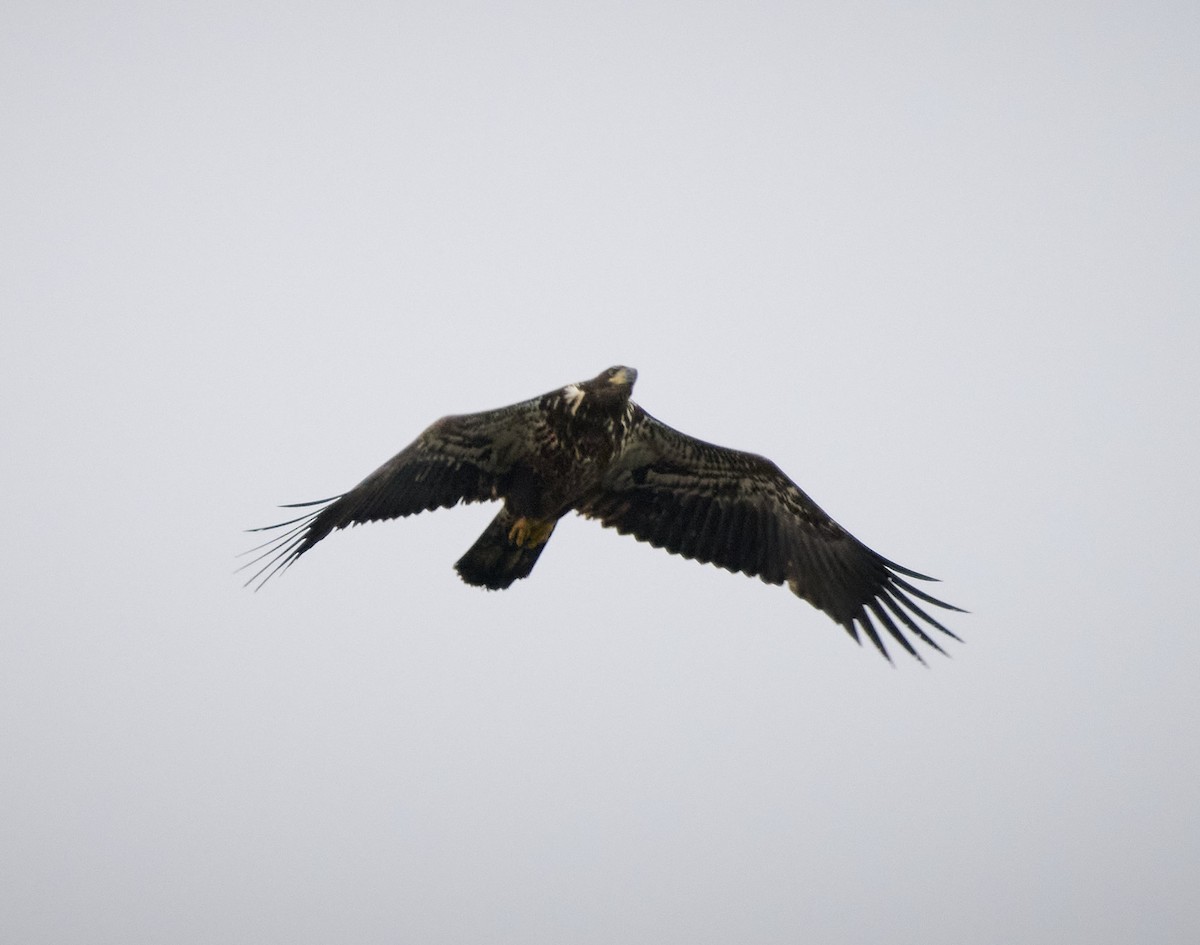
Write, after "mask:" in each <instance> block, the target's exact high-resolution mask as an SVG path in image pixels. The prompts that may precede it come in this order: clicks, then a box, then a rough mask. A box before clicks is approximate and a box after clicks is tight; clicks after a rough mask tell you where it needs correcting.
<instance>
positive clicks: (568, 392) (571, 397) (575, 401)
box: [563, 384, 584, 417]
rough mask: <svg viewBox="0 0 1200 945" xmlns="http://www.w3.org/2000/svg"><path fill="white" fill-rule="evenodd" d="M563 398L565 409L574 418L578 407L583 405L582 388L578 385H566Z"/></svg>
mask: <svg viewBox="0 0 1200 945" xmlns="http://www.w3.org/2000/svg"><path fill="white" fill-rule="evenodd" d="M563 396H564V397H565V398H566V399H567V409H568V410H570V412H571V416H572V417H573V416H575V412H576V411H577V410H579V405H580V404H581V403H583V397H584V394H583V388H582V387H580V386H579V385H578V384H568V385H567V386H566V387H564V388H563Z"/></svg>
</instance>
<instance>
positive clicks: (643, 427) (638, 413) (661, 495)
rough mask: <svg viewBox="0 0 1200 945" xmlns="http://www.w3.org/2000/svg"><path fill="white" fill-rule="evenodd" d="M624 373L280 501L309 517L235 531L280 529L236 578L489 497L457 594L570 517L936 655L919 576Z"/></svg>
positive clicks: (507, 578) (531, 548) (500, 571)
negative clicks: (667, 416) (345, 533)
mask: <svg viewBox="0 0 1200 945" xmlns="http://www.w3.org/2000/svg"><path fill="white" fill-rule="evenodd" d="M636 379H637V371H635V370H634V369H633V368H628V367H614V368H609V369H608V370H607V371H605V372H604V373H602V374H600V375H599V376H597V377H595V378H593V379H592V380H590V381H582V382H580V383H578V384H568V385H567V386H566V387H563V388H560V389H559V390H554V391H551V392H550V393H548V394H544V395H542V396H541V397H535V398H534V399H532V400H526V401H523V402H521V403H519V404H513V405H512V406H511V407H501V408H500V409H499V410H488V411H485V412H483V413H471V414H463V415H461V416H451V417H443V418H442V419H441V420H439V421H437V423H435V424H433V426H431V427H429V429H427V430H426V431H425V432H424V433H422V434H421V435H420V436H419V437H417V439H416V440H415V441H414V442H413V443H412V444H411V445H410V446H408V447H407V448H406V449H404V450H402V451H401V452H400V453H398V454H397V455H396V456H394V457H393V458H392V459H390V460H388V461H387V462H386V463H384V464H383V465H382V466H380V467H379V468H378V469H377V470H375V472H373V473H371V475H369V476H367V478H366V479H364V480H363V481H362V482H360V483H359V484H358V485H357V486H355V487H354V488H353V489H351V490H350V491H349V492H347V493H345V494H343V495H339V496H334V497H333V498H330V499H321V500H318V501H316V502H302V503H298V504H296V505H290V506H284V508H310V507H312V508H313V511H310V512H307V513H306V514H304V515H302V516H300V517H299V518H294V519H291V520H290V521H287V522H281V523H280V524H278V525H270V526H267V527H266V528H256V529H251V530H252V531H270V530H274V529H286V530H285V531H283V532H282V533H281V534H279V535H277V536H276V537H274V538H272V539H271V540H270V541H268V542H266V543H264V544H262V545H259V546H258V547H256V548H254V549H251V552H254V551H258V552H260V554H259V555H258V556H257V557H256V558H254V559H252V560H251V561H250V562H249V563H248V564H246V565H244V566H243V567H250V566H252V565H254V564H256V563H258V562H262V561H265V563H264V564H262V565H261V567H260V568H259V569H258V570H257V571H256V572H255V573H254V575H253V576H252V577H251V578H250V580H249V581H247V582H246V583H247V584H251V583H254V582H255V581H258V586H259V587H261V586H262V585H263V584H265V583H266V582H267V580H269V579H270V578H271V576H272V575H274V574H276V573H278V572H280V571H282V570H286V569H287V568H288V567H289V566H291V565H292V564H293V563H295V561H296V559H297V558H299V557H300V556H301V555H302V554H304V553H305V552H306V551H308V550H309V549H310V548H311V547H312V546H313V545H315V544H316V543H317V542H319V541H320V540H321V539H322V538H324V537H325V536H326V535H328V534H329V533H330V532H331V531H333V530H334V529H338V528H345V527H346V526H347V525H357V524H359V523H361V522H374V521H377V520H381V519H390V518H398V517H402V516H406V515H413V514H415V513H417V512H423V511H426V510H432V509H438V508H449V507H450V506H453V505H456V504H458V503H459V502H483V501H489V500H496V501H502V502H503V503H504V505H503V507H502V508H501V509H500V512H499V514H497V515H496V517H495V519H493V520H492V523H491V524H490V525H489V526H488V527H487V528H486V529H485V530H484V532H483V534H482V535H480V536H479V540H478V541H476V542H475V544H474V545H472V546H471V548H470V550H468V551H467V553H466V554H465V555H463V556H462V558H460V559H459V560H458V563H457V564H455V568H456V570H457V571H458V573H459V575H460V576H461V577H462V579H463V580H464V581H466V582H467V583H468V584H474V585H477V586H480V587H486V588H490V589H492V590H499V589H501V588H506V587H508V586H509V585H510V584H512V583H513V581H516V580H518V579H519V578H524V577H528V576H529V573H530V572H531V571H532V570H533V566H534V565H535V564H536V563H537V559H538V556H539V555H540V554H541V553H542V549H543V548H545V547H546V542H547V541H548V540H549V539H550V536H551V535H552V534H553V533H554V526H555V525H556V524H557V523H558V520H559V519H560V518H562V517H563V516H564V515H565V514H566V513H567V512H570V511H575V512H578V513H580V514H581V515H585V516H587V517H588V518H594V519H598V520H599V521H600V524H602V525H607V526H610V527H612V528H615V529H616V530H617V531H618V532H620V533H621V534H623V535H624V534H628V535H633V536H634V538H637V539H638V540H639V541H645V542H649V543H650V544H651V545H653V546H654V547H655V548H665V549H666V550H667V551H669V552H671V553H673V554H678V555H682V556H683V557H685V558H692V559H694V560H696V561H700V562H707V563H711V564H715V565H717V566H719V567H722V568H725V569H726V570H728V571H734V572H736V571H740V572H742V573H743V574H748V575H751V576H756V577H759V578H761V579H762V580H763V581H765V582H766V583H768V584H783V583H784V582H786V583H787V585H788V587H789V588H791V590H792V592H793V593H795V594H796V595H797V596H799V597H802V598H803V599H804V600H806V601H808V602H809V603H810V604H812V605H813V606H814V607H817V608H818V609H820V610H823V611H824V612H825V613H826V614H828V615H829V616H830V617H832V618H833V619H834V620H835V621H837V622H838V623H839V624H841V625H842V626H843V627H845V628H846V630H847V631H848V632H849V633H850V635H851V636H852V637H853V638H854V639H855V640H856V641H858V642H861V640H860V639H859V635H858V631H859V629H861V630H862V631H863V632H864V633H865V634H866V636H867V637H868V638H869V639H870V640H871V642H872V643H874V644H875V646H876V647H878V648H879V651H880V652H881V653H882V654H883V655H884V656H885V657H888V659H890V658H891V657H890V656H889V655H888V652H887V649H886V647H885V646H884V644H883V640H882V639H881V638H880V632H879V629H878V627H877V624H878V626H879V627H882V628H883V629H884V630H885V631H886V632H887V633H888V634H890V635H891V636H892V637H893V638H894V639H895V640H896V641H897V642H898V643H899V644H900V645H901V646H902V647H904V649H905V650H907V651H908V652H909V653H911V654H912V655H913V656H915V657H916V658H917V659H921V657H920V655H919V654H918V653H917V651H916V649H914V647H913V645H912V643H911V642H910V641H909V639H908V637H907V636H906V635H905V634H904V632H903V629H902V627H903V628H904V629H907V630H908V631H909V632H910V633H911V634H912V635H913V636H915V637H917V638H919V639H920V640H921V641H923V642H924V643H926V644H928V645H929V646H931V647H933V648H934V649H936V650H938V651H942V648H941V647H940V646H939V645H938V644H937V642H936V641H935V640H933V639H932V638H931V637H930V636H929V635H928V634H927V633H926V632H925V629H923V628H922V627H921V626H920V625H919V624H918V623H917V620H921V621H923V622H924V623H925V624H926V625H928V626H929V627H933V628H936V629H937V630H938V631H940V632H941V633H944V634H946V635H947V636H950V637H954V639H958V638H957V637H955V635H954V634H953V633H951V632H950V630H948V629H947V628H946V627H944V626H942V624H941V623H939V622H938V621H937V620H935V619H934V618H933V617H931V616H929V614H928V613H926V612H925V610H923V609H922V607H921V606H920V605H919V604H918V603H917V602H916V600H920V601H923V602H925V603H926V604H933V605H934V606H936V607H942V608H945V609H946V610H959V608H957V607H954V606H952V605H950V604H946V603H944V602H943V601H940V600H938V599H936V598H934V597H931V596H930V595H929V594H927V593H925V592H924V591H922V590H920V589H919V588H917V587H915V586H913V584H911V583H910V582H909V581H907V580H906V579H905V578H913V579H916V580H922V581H930V580H933V578H929V577H926V576H925V575H923V574H918V573H917V572H915V571H910V570H908V569H907V568H903V567H901V566H900V565H898V564H896V563H894V562H892V561H888V560H887V559H886V558H883V557H881V556H880V555H878V554H876V553H875V552H874V551H872V550H871V549H870V548H868V547H867V546H866V545H864V544H863V543H862V542H860V541H859V540H858V539H856V538H855V537H854V536H853V535H851V534H850V533H849V532H847V531H846V530H845V529H843V528H842V527H841V526H840V525H838V524H837V523H836V522H835V521H834V520H833V519H831V518H830V517H829V516H828V515H826V514H825V513H824V512H823V511H822V510H821V509H820V508H819V507H818V506H817V504H816V503H815V502H813V501H812V499H810V498H809V497H808V496H807V495H805V493H804V492H803V491H802V490H801V489H800V488H799V487H798V486H797V485H796V484H795V483H794V482H792V481H791V480H790V479H789V478H788V477H787V476H785V475H784V474H783V472H782V471H781V470H780V469H779V467H778V466H776V465H775V464H774V463H773V462H771V461H770V460H768V459H764V458H763V457H761V456H755V455H754V454H752V453H743V452H739V451H737V450H731V449H725V448H724V447H720V446H714V445H713V444H711V443H705V442H703V441H701V440H697V439H693V438H692V437H690V436H686V435H684V434H682V433H680V432H678V431H677V430H673V429H671V428H670V427H669V426H667V425H666V424H664V423H660V422H659V421H658V420H656V419H654V417H652V416H650V415H649V414H648V413H646V412H645V411H644V410H642V408H641V407H639V406H638V405H637V404H635V403H634V402H633V401H632V400H630V399H629V398H630V394H631V392H632V391H633V384H634V381H635V380H636ZM289 526H291V527H290V528H289ZM251 552H247V553H251ZM914 598H916V600H914ZM872 618H874V619H872Z"/></svg>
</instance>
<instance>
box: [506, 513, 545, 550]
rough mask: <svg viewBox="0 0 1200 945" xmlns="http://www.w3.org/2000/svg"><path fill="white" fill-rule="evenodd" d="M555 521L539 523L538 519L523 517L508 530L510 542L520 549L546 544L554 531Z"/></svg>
mask: <svg viewBox="0 0 1200 945" xmlns="http://www.w3.org/2000/svg"><path fill="white" fill-rule="evenodd" d="M554 524H555V523H554V521H553V519H552V520H550V521H548V522H539V521H538V520H537V519H532V518H526V517H525V516H523V515H522V516H521V517H520V518H519V519H517V520H516V521H515V522H513V523H512V527H511V528H509V530H508V540H509V541H511V542H512V543H513V544H514V545H516V546H517V547H519V548H526V547H537V546H538V545H541V544H544V543H545V542H546V541H547V539H549V538H550V534H551V532H553V531H554Z"/></svg>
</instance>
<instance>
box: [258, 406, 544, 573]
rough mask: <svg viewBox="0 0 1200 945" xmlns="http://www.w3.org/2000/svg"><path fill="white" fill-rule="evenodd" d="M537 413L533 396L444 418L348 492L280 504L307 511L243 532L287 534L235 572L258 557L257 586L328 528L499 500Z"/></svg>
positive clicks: (535, 426) (265, 545) (535, 424)
mask: <svg viewBox="0 0 1200 945" xmlns="http://www.w3.org/2000/svg"><path fill="white" fill-rule="evenodd" d="M539 418H540V412H539V410H538V399H534V400H527V401H522V402H521V403H519V404H513V405H512V406H510V407H501V408H500V409H498V410H487V411H484V412H482V413H470V414H460V415H457V416H451V417H443V418H442V419H441V420H438V421H437V422H436V423H434V424H433V425H432V426H430V427H429V428H428V429H427V430H426V431H425V432H424V433H422V434H421V435H420V436H419V437H417V438H416V440H414V441H413V442H412V443H411V444H410V445H409V446H407V447H406V448H405V449H403V450H402V451H401V452H399V453H397V454H396V455H395V456H393V457H392V458H391V459H389V460H388V461H387V462H386V463H384V464H383V465H382V466H380V467H379V468H378V469H376V470H375V471H374V472H373V473H371V474H370V475H369V476H367V478H366V479H364V480H363V481H362V482H360V483H359V484H358V485H357V486H355V487H354V488H353V489H351V490H350V491H349V492H346V493H344V494H342V495H338V496H333V497H332V498H329V499H318V500H317V501H315V502H299V503H295V504H292V505H285V506H282V508H311V509H312V511H309V512H306V513H305V514H303V515H301V516H300V517H299V518H294V519H290V520H289V521H286V522H280V523H279V524H277V525H267V526H264V527H262V528H252V529H250V531H254V532H264V531H275V530H277V529H286V531H284V532H282V533H281V534H278V535H276V536H275V537H274V538H272V539H271V540H270V541H267V542H265V543H263V544H261V545H258V546H257V547H255V548H251V549H250V551H248V552H245V553H246V554H252V553H253V552H256V551H257V552H259V554H258V555H257V556H256V557H254V558H252V559H251V560H250V561H248V562H247V563H246V564H245V565H243V566H242V568H240V569H239V570H244V569H245V568H249V567H252V566H254V565H255V564H258V563H259V562H263V564H262V565H261V566H260V567H259V568H258V570H257V571H255V572H254V574H253V575H251V577H250V579H249V580H248V581H247V582H246V583H247V584H253V583H254V582H256V581H257V582H258V585H257V586H258V587H262V586H263V584H265V583H266V582H267V581H268V580H270V578H271V577H272V576H274V575H275V574H277V573H279V572H280V571H284V570H287V568H289V567H290V566H291V565H292V564H293V562H295V560H296V559H297V558H299V557H300V556H301V555H302V554H304V553H305V552H306V551H308V550H309V549H310V548H311V547H312V546H313V545H315V544H316V543H317V542H319V541H320V540H321V539H322V538H324V537H325V536H326V535H328V534H329V533H330V532H331V531H334V530H335V529H339V528H345V527H346V526H347V525H359V524H362V523H364V522H375V521H379V520H381V519H390V518H399V517H402V516H406V515H413V514H415V513H417V512H424V511H431V510H433V509H439V508H449V507H450V506H452V505H457V504H458V503H459V502H482V501H486V500H489V499H496V498H499V497H500V494H501V492H502V491H503V489H504V487H505V479H506V476H507V474H508V472H509V470H510V469H511V468H512V465H513V463H514V461H515V460H516V459H517V458H518V457H520V456H521V455H523V454H524V453H525V452H526V451H527V450H528V448H529V444H530V442H531V440H532V439H533V437H534V436H536V432H537V430H538V428H539ZM289 526H291V527H289Z"/></svg>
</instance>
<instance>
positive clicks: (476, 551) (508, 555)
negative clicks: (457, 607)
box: [454, 509, 557, 591]
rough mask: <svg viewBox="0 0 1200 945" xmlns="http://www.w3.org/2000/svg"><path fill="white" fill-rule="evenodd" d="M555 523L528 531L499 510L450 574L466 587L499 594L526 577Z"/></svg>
mask: <svg viewBox="0 0 1200 945" xmlns="http://www.w3.org/2000/svg"><path fill="white" fill-rule="evenodd" d="M556 524H557V523H556V522H553V521H551V522H549V523H538V525H537V527H536V528H533V527H531V526H530V525H529V524H528V522H527V520H526V519H518V518H517V517H516V516H515V515H513V514H512V513H511V512H510V511H509V510H508V509H501V510H500V513H499V514H498V515H497V516H496V517H495V518H494V519H492V523H491V524H490V525H488V527H487V528H486V529H484V532H483V534H482V535H480V536H479V539H478V540H477V541H476V542H475V544H473V545H472V546H471V547H470V549H469V550H468V551H467V553H466V554H465V555H463V556H462V557H461V558H459V559H458V561H457V563H455V565H454V570H456V571H457V572H458V575H459V577H461V578H462V579H463V580H464V581H466V582H467V583H468V584H474V585H475V586H476V587H486V588H487V589H488V590H490V591H499V590H503V589H504V588H506V587H508V586H509V585H510V584H512V582H513V581H518V580H520V579H521V578H524V577H529V572H530V571H532V570H533V566H534V565H535V564H537V559H538V556H539V555H540V554H541V553H542V549H543V548H545V547H546V542H547V541H549V540H550V535H551V534H553V532H554V526H555V525H556Z"/></svg>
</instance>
